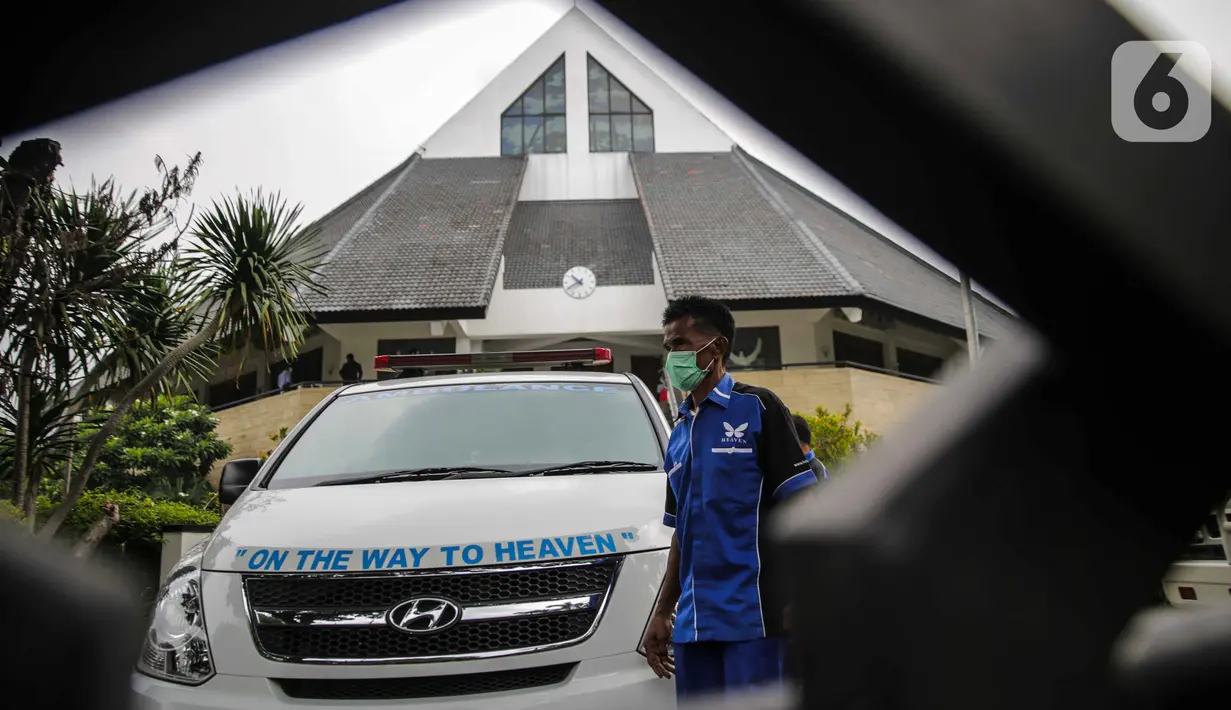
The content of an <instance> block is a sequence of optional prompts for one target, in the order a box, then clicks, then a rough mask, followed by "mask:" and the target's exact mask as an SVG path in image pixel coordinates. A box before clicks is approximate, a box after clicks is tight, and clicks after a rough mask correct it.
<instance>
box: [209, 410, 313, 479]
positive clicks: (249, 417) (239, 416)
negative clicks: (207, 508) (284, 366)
mask: <svg viewBox="0 0 1231 710" xmlns="http://www.w3.org/2000/svg"><path fill="white" fill-rule="evenodd" d="M335 389H337V388H336V387H307V388H303V389H297V390H291V391H290V392H286V393H284V394H279V395H274V396H272V397H266V398H264V399H258V400H256V401H255V402H248V403H247V404H241V405H239V406H237V407H231V408H229V409H224V410H222V411H220V412H218V428H217V430H216V431H217V433H218V438H220V439H222V440H224V441H226V442H227V443H229V444H230V445H231V449H232V451H231V458H235V459H242V458H248V457H251V456H258V455H260V453H261V452H262V451H268V450H270V449H272V448H273V447H274V443H273V442H272V441H270V440H269V435H270V434H274V433H276V432H277V431H278V430H279V429H281V428H282V427H292V426H295V424H297V423H299V420H300V419H303V417H304V415H306V414H307V413H308V412H310V411H311V410H312V408H313V407H315V406H316V405H317V404H319V403H320V401H321V400H322V399H324V398H325V397H327V396H329V394H330V393H331V392H333V391H334V390H335ZM225 463H226V462H225V461H220V462H218V463H217V464H215V465H214V470H213V471H211V472H210V483H212V484H213V485H214V486H217V485H218V476H219V475H221V473H222V466H223V465H224V464H225Z"/></svg>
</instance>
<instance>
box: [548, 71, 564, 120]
mask: <svg viewBox="0 0 1231 710" xmlns="http://www.w3.org/2000/svg"><path fill="white" fill-rule="evenodd" d="M546 111H547V113H564V57H560V59H559V61H557V62H556V63H555V64H553V65H552V67H551V69H549V70H547V107H546Z"/></svg>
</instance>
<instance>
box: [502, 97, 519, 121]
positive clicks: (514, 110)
mask: <svg viewBox="0 0 1231 710" xmlns="http://www.w3.org/2000/svg"><path fill="white" fill-rule="evenodd" d="M504 115H506V116H520V115H521V97H520V96H519V97H517V100H516V101H514V102H513V103H512V104H511V105H510V106H509V107H508V108H507V109H505V110H504Z"/></svg>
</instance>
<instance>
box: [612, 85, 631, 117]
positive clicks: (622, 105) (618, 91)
mask: <svg viewBox="0 0 1231 710" xmlns="http://www.w3.org/2000/svg"><path fill="white" fill-rule="evenodd" d="M631 99H632V94H630V93H628V89H627V88H625V86H624V85H623V84H621V83H620V81H619V79H616V78H615V77H612V78H611V112H612V113H628V112H629V111H632V110H633V109H632V104H630V103H629V101H630V100H631Z"/></svg>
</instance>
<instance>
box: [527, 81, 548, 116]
mask: <svg viewBox="0 0 1231 710" xmlns="http://www.w3.org/2000/svg"><path fill="white" fill-rule="evenodd" d="M522 101H524V102H525V107H526V108H525V110H526V115H527V116H538V115H539V114H541V113H543V80H542V79H539V80H538V81H536V82H534V84H533V85H532V86H531V87H530V89H529V90H528V91H526V93H525V94H523V95H522Z"/></svg>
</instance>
